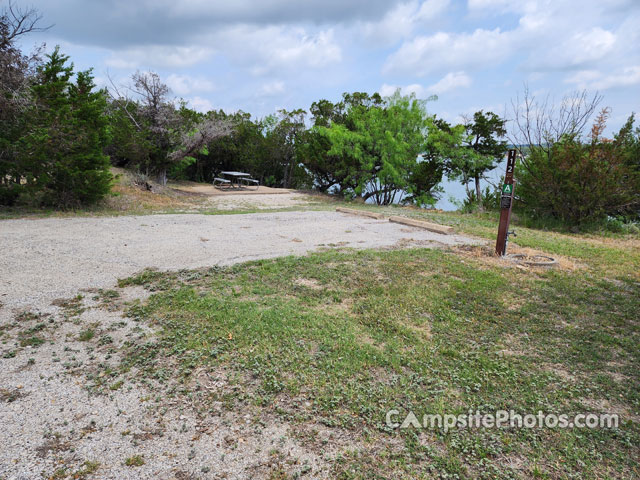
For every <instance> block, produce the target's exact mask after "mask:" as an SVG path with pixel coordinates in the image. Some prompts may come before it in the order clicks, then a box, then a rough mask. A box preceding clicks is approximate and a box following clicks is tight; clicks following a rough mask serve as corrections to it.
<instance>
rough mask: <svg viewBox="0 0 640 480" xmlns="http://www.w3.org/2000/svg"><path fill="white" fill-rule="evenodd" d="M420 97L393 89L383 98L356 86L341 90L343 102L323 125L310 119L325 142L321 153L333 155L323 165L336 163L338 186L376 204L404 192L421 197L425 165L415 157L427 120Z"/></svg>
mask: <svg viewBox="0 0 640 480" xmlns="http://www.w3.org/2000/svg"><path fill="white" fill-rule="evenodd" d="M425 103H426V102H425V101H422V100H418V99H417V98H415V95H411V96H403V95H401V94H400V92H399V91H397V92H395V94H394V95H392V96H390V97H387V98H385V99H384V100H383V99H382V98H381V97H380V96H379V95H378V94H374V95H372V96H368V95H367V94H363V93H360V92H356V93H354V94H345V95H344V96H343V105H341V106H340V107H339V108H338V109H337V112H336V111H334V112H333V113H332V116H331V117H329V119H328V120H329V121H326V122H325V125H323V124H322V123H320V124H318V123H319V122H317V120H316V126H314V127H313V132H314V133H315V134H317V135H320V136H322V137H324V138H325V139H326V140H327V142H328V144H329V145H330V146H331V148H330V149H329V150H328V151H327V152H326V154H327V155H328V156H332V157H335V158H337V159H339V160H338V161H336V162H332V163H329V162H326V163H325V168H327V167H329V166H334V167H337V168H335V172H336V173H335V174H334V175H333V176H334V178H336V179H338V180H339V181H341V184H340V190H342V191H347V192H352V193H353V194H354V195H356V196H360V197H361V198H362V199H363V200H365V201H366V200H368V199H370V198H371V199H373V200H374V201H375V202H376V203H378V204H381V205H388V204H390V203H392V202H394V201H395V200H397V199H398V198H399V196H400V195H402V194H403V193H406V192H409V195H410V196H411V197H410V198H418V197H419V196H420V197H422V198H424V193H425V192H424V187H425V186H426V183H425V182H424V180H425V178H424V177H425V174H427V173H428V169H426V166H422V167H419V166H418V160H417V159H418V154H419V153H421V152H422V151H423V149H424V145H425V135H426V131H427V126H428V123H429V116H428V115H427V112H426V108H425ZM325 106H326V105H325ZM329 111H330V110H329ZM325 119H326V117H325ZM411 178H413V179H414V181H415V184H412V183H411V182H410V179H411ZM418 184H420V185H421V186H420V188H421V189H422V190H421V191H420V192H419V191H418V188H417V187H416V185H418ZM414 190H415V191H414Z"/></svg>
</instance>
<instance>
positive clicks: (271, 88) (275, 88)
mask: <svg viewBox="0 0 640 480" xmlns="http://www.w3.org/2000/svg"><path fill="white" fill-rule="evenodd" d="M283 92H284V82H281V81H274V82H269V83H266V84H264V85H263V86H262V88H261V89H260V95H261V96H268V97H270V96H273V95H278V94H280V93H283Z"/></svg>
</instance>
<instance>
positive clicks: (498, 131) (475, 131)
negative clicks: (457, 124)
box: [446, 110, 507, 206]
mask: <svg viewBox="0 0 640 480" xmlns="http://www.w3.org/2000/svg"><path fill="white" fill-rule="evenodd" d="M505 124H506V120H503V119H501V118H500V117H499V116H498V115H496V114H495V113H493V112H487V113H484V112H483V111H482V110H480V111H479V112H476V113H474V114H473V120H468V121H467V122H466V123H465V124H464V126H463V127H464V131H465V136H464V137H463V140H462V143H461V145H460V148H457V149H456V151H455V152H453V155H451V156H450V157H449V158H448V159H447V161H446V163H447V172H448V176H449V178H452V179H458V180H460V181H461V182H462V183H463V184H464V185H465V186H467V184H468V183H469V182H471V181H473V182H474V185H475V191H476V192H475V197H476V199H477V200H478V201H479V203H480V206H482V189H481V188H480V180H481V179H482V178H483V177H484V175H485V174H486V173H487V172H489V171H491V170H493V169H494V168H496V166H497V164H498V162H499V161H500V160H502V157H503V156H504V154H505V152H506V151H507V143H506V141H501V140H500V139H501V138H503V137H504V136H505V135H506V134H507V131H506V129H505Z"/></svg>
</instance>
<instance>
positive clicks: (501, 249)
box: [496, 150, 516, 256]
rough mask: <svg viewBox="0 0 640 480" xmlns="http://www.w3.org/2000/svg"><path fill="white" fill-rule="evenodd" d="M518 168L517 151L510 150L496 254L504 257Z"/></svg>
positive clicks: (501, 198) (501, 203)
mask: <svg viewBox="0 0 640 480" xmlns="http://www.w3.org/2000/svg"><path fill="white" fill-rule="evenodd" d="M515 168H516V151H515V150H509V154H508V157H507V173H506V175H505V176H504V185H502V196H501V197H500V226H499V227H498V240H497V241H496V254H497V255H500V256H503V255H504V254H505V249H506V244H507V232H508V231H509V221H510V220H511V205H512V204H513V190H514V186H513V171H514V170H515Z"/></svg>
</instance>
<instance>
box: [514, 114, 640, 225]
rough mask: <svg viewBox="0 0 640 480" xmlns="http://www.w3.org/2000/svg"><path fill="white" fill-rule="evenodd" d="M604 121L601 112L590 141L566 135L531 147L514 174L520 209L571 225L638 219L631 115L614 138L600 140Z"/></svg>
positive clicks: (639, 183) (639, 178)
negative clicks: (612, 218)
mask: <svg viewBox="0 0 640 480" xmlns="http://www.w3.org/2000/svg"><path fill="white" fill-rule="evenodd" d="M607 117H608V110H607V109H605V110H603V111H602V112H601V113H600V115H599V116H598V117H597V118H596V121H595V123H594V126H593V128H592V130H591V138H590V139H589V141H583V140H581V139H580V137H579V136H578V135H577V134H566V135H564V136H563V137H561V138H560V139H559V140H558V141H555V142H553V144H551V145H543V146H534V147H533V148H531V150H530V152H529V154H528V156H527V158H526V161H525V162H522V165H521V166H520V168H519V170H518V171H517V175H518V183H519V185H518V190H517V193H518V199H519V203H520V205H521V208H524V209H526V210H527V211H528V212H529V213H530V214H533V215H535V216H537V217H552V218H555V219H558V220H561V221H563V222H564V223H566V224H570V225H577V224H581V223H585V222H590V221H595V220H598V219H601V218H603V217H604V216H605V215H630V214H633V215H635V216H637V215H638V211H639V209H640V168H639V167H640V163H639V161H638V151H639V150H638V144H639V143H640V138H639V136H640V135H639V131H638V130H637V129H636V130H635V131H634V129H633V122H634V118H633V116H631V117H630V118H629V120H628V121H627V122H626V124H625V125H624V126H623V127H622V129H621V130H620V131H619V132H618V133H617V134H616V135H615V136H614V138H613V139H612V140H609V139H605V138H602V137H601V133H602V132H603V131H604V128H605V124H606V120H607Z"/></svg>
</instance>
